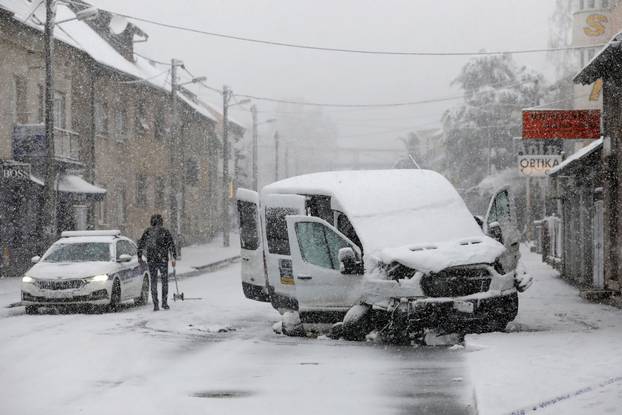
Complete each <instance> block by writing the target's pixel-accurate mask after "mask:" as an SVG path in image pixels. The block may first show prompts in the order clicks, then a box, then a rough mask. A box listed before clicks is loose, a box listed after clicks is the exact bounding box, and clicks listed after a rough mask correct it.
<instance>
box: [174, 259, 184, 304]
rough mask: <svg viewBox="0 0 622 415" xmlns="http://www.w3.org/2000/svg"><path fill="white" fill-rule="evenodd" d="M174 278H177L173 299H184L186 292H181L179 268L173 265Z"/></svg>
mask: <svg viewBox="0 0 622 415" xmlns="http://www.w3.org/2000/svg"><path fill="white" fill-rule="evenodd" d="M173 278H174V279H175V293H174V294H173V301H177V300H181V301H184V293H183V292H182V293H180V292H179V285H177V270H176V269H175V267H173Z"/></svg>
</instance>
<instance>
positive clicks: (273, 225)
mask: <svg viewBox="0 0 622 415" xmlns="http://www.w3.org/2000/svg"><path fill="white" fill-rule="evenodd" d="M262 203H263V206H262V209H261V210H262V221H263V227H262V229H263V232H262V236H263V243H264V246H265V249H264V251H265V255H266V269H267V273H268V275H267V287H268V290H269V292H270V300H271V302H272V306H273V307H274V308H276V309H277V310H282V309H296V308H297V307H298V305H297V302H296V289H295V286H294V284H295V282H294V277H293V274H292V260H291V254H290V243H289V239H288V235H287V222H286V221H285V217H286V216H288V215H303V214H304V213H305V205H306V197H305V196H301V195H295V194H269V195H267V196H264V197H263V199H262Z"/></svg>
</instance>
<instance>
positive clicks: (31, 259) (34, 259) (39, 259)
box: [30, 255, 41, 264]
mask: <svg viewBox="0 0 622 415" xmlns="http://www.w3.org/2000/svg"><path fill="white" fill-rule="evenodd" d="M39 261H41V257H40V256H39V255H35V256H33V257H32V258H30V262H32V263H33V264H36V263H37V262H39Z"/></svg>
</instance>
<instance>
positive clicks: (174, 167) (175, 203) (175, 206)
mask: <svg viewBox="0 0 622 415" xmlns="http://www.w3.org/2000/svg"><path fill="white" fill-rule="evenodd" d="M181 65H183V63H182V62H181V61H180V60H177V59H171V132H170V135H171V137H170V146H171V148H170V152H171V153H170V180H171V194H170V196H169V198H170V208H171V216H170V221H171V229H173V233H174V235H173V238H175V246H176V247H177V252H178V253H179V252H180V246H179V242H180V241H179V234H180V217H179V214H180V211H179V208H180V206H179V197H178V188H179V180H178V178H179V169H178V167H179V163H178V162H179V151H180V149H179V148H178V145H179V137H178V131H177V89H178V86H177V67H178V66H181ZM182 173H183V172H182ZM182 180H183V179H182ZM182 186H183V184H182Z"/></svg>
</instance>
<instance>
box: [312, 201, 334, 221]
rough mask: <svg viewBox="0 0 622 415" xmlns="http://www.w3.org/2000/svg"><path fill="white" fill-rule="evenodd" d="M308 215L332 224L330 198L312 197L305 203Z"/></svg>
mask: <svg viewBox="0 0 622 415" xmlns="http://www.w3.org/2000/svg"><path fill="white" fill-rule="evenodd" d="M307 207H308V208H309V214H310V215H311V216H315V217H317V218H320V219H323V220H325V221H326V222H328V223H330V224H331V225H332V224H333V210H332V208H331V207H330V196H318V195H312V196H310V197H309V200H308V202H307Z"/></svg>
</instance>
